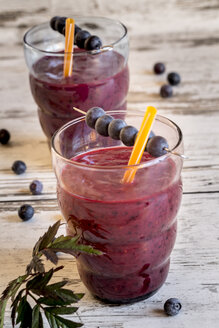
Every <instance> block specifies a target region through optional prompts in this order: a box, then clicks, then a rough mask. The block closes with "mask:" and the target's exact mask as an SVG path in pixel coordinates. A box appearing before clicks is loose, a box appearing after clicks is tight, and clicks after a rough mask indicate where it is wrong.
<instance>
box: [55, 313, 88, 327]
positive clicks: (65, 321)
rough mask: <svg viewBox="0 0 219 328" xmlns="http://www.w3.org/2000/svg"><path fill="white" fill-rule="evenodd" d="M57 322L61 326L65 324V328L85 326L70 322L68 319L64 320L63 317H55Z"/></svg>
mask: <svg viewBox="0 0 219 328" xmlns="http://www.w3.org/2000/svg"><path fill="white" fill-rule="evenodd" d="M55 319H56V322H58V323H60V324H64V327H66V328H77V327H82V326H83V324H82V323H78V322H73V321H70V320H68V319H64V318H62V317H59V316H55Z"/></svg>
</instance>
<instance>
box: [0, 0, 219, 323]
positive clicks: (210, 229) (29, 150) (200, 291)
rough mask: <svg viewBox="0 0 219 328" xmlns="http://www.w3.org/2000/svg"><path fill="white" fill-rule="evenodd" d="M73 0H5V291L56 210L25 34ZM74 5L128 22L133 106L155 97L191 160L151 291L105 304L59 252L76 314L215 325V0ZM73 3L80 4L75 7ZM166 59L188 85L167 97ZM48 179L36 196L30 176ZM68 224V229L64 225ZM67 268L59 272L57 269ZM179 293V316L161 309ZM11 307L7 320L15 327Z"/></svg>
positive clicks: (1, 33) (0, 247) (218, 248)
mask: <svg viewBox="0 0 219 328" xmlns="http://www.w3.org/2000/svg"><path fill="white" fill-rule="evenodd" d="M71 3H72V1H65V2H63V1H62V4H60V3H59V1H57V0H51V1H49V0H47V1H42V0H39V1H33V0H32V1H24V0H20V1H19V2H18V1H17V2H16V1H12V0H11V1H2V0H0V10H1V13H0V24H1V30H0V40H1V41H0V59H1V60H0V68H1V78H0V99H1V106H0V128H6V129H8V130H9V131H10V132H11V141H10V143H9V145H7V146H1V145H0V213H1V214H0V221H1V228H0V229H1V233H0V291H2V290H3V289H4V288H5V286H6V284H7V282H8V281H9V280H11V279H13V278H15V277H17V276H18V275H19V274H23V272H24V270H25V265H26V264H27V263H28V260H29V257H30V255H31V250H32V247H33V245H34V243H35V241H36V240H37V239H38V237H39V236H40V235H42V234H43V232H44V231H45V230H46V229H47V227H48V225H49V224H52V223H54V222H55V221H56V220H57V219H59V218H60V211H59V209H58V206H57V200H56V180H55V176H54V173H53V170H52V167H51V157H50V152H49V149H48V145H47V142H46V139H45V137H44V135H43V133H42V132H41V128H40V126H39V123H38V118H37V113H36V106H35V104H34V101H33V99H32V97H31V94H30V90H29V84H28V72H27V69H26V66H25V62H24V57H23V50H22V36H23V34H24V32H25V31H26V30H27V29H28V28H29V27H30V26H32V25H34V24H36V23H39V22H43V21H46V20H48V19H49V18H50V17H51V16H52V15H54V14H65V13H66V12H67V9H68V8H69V6H71V7H72V5H71ZM74 7H76V8H72V12H74V13H76V14H84V15H86V14H94V15H103V16H110V17H115V18H119V19H120V20H122V21H123V22H124V23H125V24H126V25H127V26H128V28H129V35H130V46H131V49H130V60H129V64H130V73H131V84H130V91H129V96H128V109H129V110H130V111H131V110H132V109H136V108H137V109H139V110H141V111H144V110H145V107H146V105H147V104H153V105H155V106H156V107H157V108H158V109H159V113H160V114H161V115H165V116H167V117H168V118H170V119H172V120H174V121H175V122H176V123H177V124H178V125H179V126H180V127H181V129H182V131H183V134H184V144H185V153H186V155H187V156H189V159H188V160H186V161H185V164H184V169H183V182H184V194H183V201H182V205H181V209H180V212H179V214H178V222H179V228H178V237H177V241H176V245H175V249H174V251H173V253H172V261H171V267H170V273H169V276H168V279H167V281H166V283H165V285H164V286H163V287H162V288H161V289H160V291H159V292H158V293H157V294H156V295H154V296H153V297H152V298H150V299H148V300H145V301H142V302H139V303H136V304H133V305H124V306H107V305H104V304H102V303H100V302H98V301H97V300H95V299H94V298H92V296H91V295H90V294H89V292H88V291H87V290H86V289H85V287H84V286H83V285H82V283H81V282H80V279H79V276H78V273H77V271H76V265H75V261H74V260H72V259H69V258H67V257H62V258H61V262H60V263H61V264H63V265H64V266H65V269H64V270H63V273H62V275H63V276H65V277H69V278H73V280H74V281H73V288H74V290H76V291H77V292H85V294H86V295H85V297H84V298H83V299H82V300H81V302H80V309H79V311H78V314H77V319H78V321H80V322H83V323H84V326H85V327H89V328H94V327H95V328H97V327H101V328H107V327H109V328H111V327H113V328H114V327H118V328H119V327H124V328H131V327H135V328H141V327H146V326H148V327H149V326H151V327H163V328H166V327H168V328H173V327H178V328H180V327H193V328H196V327H197V328H200V327H211V328H216V327H218V320H219V197H218V193H219V133H218V132H219V110H218V106H219V96H218V95H219V38H218V35H219V21H218V15H219V1H218V0H202V1H197V0H193V1H174V0H170V1H166V0H156V1H154V0H148V1H143V0H136V1H133V0H127V1H126V2H125V3H124V2H123V1H122V0H118V1H116V3H115V2H114V1H111V2H110V1H102V0H96V1H95V0H92V1H91V0H90V1H88V0H84V1H82V0H81V1H80V2H77V6H76V4H75V3H74ZM73 9H74V10H73ZM156 61H163V62H165V64H166V66H167V70H168V71H178V72H179V73H180V74H181V76H182V84H181V85H180V86H179V87H177V88H175V89H174V96H173V97H172V98H171V99H167V100H165V99H162V98H160V96H159V88H160V86H161V84H162V83H164V80H165V77H163V76H161V77H156V76H155V75H154V74H153V73H152V66H153V64H154V63H155V62H156ZM17 159H22V160H24V161H25V162H26V164H27V167H28V169H27V171H26V173H25V174H23V175H20V176H16V175H15V174H13V173H12V171H11V165H12V163H13V161H14V160H17ZM35 178H37V179H39V180H41V181H42V182H43V184H44V192H43V194H42V195H40V196H31V195H30V193H29V191H28V186H29V183H30V182H31V181H32V180H33V179H35ZM23 203H29V204H31V205H33V206H34V208H35V212H36V213H35V215H34V218H33V219H32V220H30V221H28V222H21V220H20V219H19V218H18V215H17V210H18V208H19V207H20V206H21V205H22V204H23ZM63 231H64V228H63ZM60 275H61V274H60ZM169 297H179V298H180V299H181V301H182V304H183V309H182V311H181V313H180V314H179V315H178V316H176V317H167V316H165V315H164V313H163V311H162V309H163V303H164V301H165V300H166V299H168V298H169ZM9 310H10V309H9V307H8V308H7V313H6V321H5V327H11V322H10V314H9Z"/></svg>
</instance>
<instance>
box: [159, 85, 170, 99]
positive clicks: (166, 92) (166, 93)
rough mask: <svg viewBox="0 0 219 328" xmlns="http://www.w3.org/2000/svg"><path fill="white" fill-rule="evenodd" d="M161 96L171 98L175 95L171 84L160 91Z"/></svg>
mask: <svg viewBox="0 0 219 328" xmlns="http://www.w3.org/2000/svg"><path fill="white" fill-rule="evenodd" d="M160 95H161V97H163V98H170V97H172V95H173V89H172V87H171V85H169V84H164V85H163V86H162V87H161V89H160Z"/></svg>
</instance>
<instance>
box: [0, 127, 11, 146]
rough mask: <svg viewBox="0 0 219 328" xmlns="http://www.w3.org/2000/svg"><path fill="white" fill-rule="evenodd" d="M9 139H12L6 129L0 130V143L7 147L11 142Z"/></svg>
mask: <svg viewBox="0 0 219 328" xmlns="http://www.w3.org/2000/svg"><path fill="white" fill-rule="evenodd" d="M9 139H10V133H9V132H8V131H7V130H5V129H1V130H0V143H1V144H2V145H6V144H7V143H8V141H9Z"/></svg>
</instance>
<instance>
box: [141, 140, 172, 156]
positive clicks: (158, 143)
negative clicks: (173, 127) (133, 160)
mask: <svg viewBox="0 0 219 328" xmlns="http://www.w3.org/2000/svg"><path fill="white" fill-rule="evenodd" d="M165 148H169V145H168V142H167V141H166V139H165V138H163V137H161V136H154V137H152V138H151V139H150V140H149V141H148V143H147V146H146V150H147V152H148V153H149V154H150V155H151V156H153V157H159V156H162V155H165V154H166V153H167V151H166V150H165Z"/></svg>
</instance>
